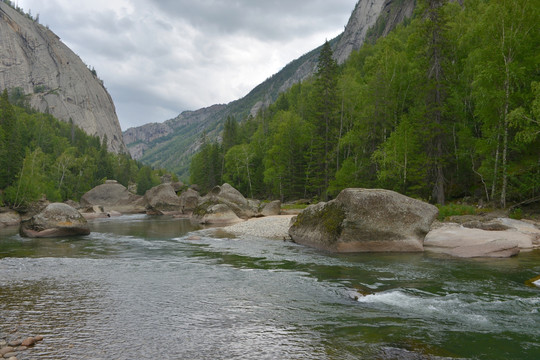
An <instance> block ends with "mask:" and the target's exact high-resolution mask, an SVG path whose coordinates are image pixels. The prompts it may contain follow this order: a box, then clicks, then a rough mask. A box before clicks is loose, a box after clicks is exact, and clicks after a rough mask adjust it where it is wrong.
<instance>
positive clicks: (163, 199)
mask: <svg viewBox="0 0 540 360" xmlns="http://www.w3.org/2000/svg"><path fill="white" fill-rule="evenodd" d="M144 200H145V202H146V204H147V205H146V209H147V212H151V213H152V212H160V213H163V214H167V213H181V212H182V204H181V202H180V198H179V197H178V195H176V192H175V191H174V188H173V186H172V185H171V183H170V182H168V183H164V184H161V185H158V186H155V187H153V188H151V189H150V190H148V191H147V192H146V193H145V194H144Z"/></svg>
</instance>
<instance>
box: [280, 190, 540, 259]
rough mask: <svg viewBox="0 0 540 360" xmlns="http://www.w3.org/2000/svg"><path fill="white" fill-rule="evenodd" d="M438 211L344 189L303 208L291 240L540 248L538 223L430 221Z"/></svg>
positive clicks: (462, 250) (371, 246) (454, 249)
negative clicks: (326, 200) (335, 195)
mask: <svg viewBox="0 0 540 360" xmlns="http://www.w3.org/2000/svg"><path fill="white" fill-rule="evenodd" d="M437 215H438V209H437V208H436V207H435V206H432V205H429V204H427V203H424V202H422V201H419V200H415V199H412V198H409V197H407V196H404V195H401V194H398V193H396V192H394V191H389V190H381V189H345V190H343V191H342V192H341V193H340V194H339V195H338V196H337V197H336V199H334V200H332V201H329V202H327V203H319V204H316V205H311V206H309V207H307V208H306V209H305V210H304V211H303V212H302V213H301V214H300V215H298V217H297V218H296V220H295V221H294V222H293V224H292V226H291V227H290V229H289V235H290V236H291V238H292V240H293V241H295V242H297V243H301V244H305V245H309V246H312V247H316V248H319V249H323V250H328V251H333V252H414V251H424V250H426V251H430V252H434V253H441V254H446V255H451V256H455V257H463V258H473V257H510V256H514V255H517V254H518V253H519V252H520V251H524V250H525V251H527V250H533V249H539V248H540V228H539V226H538V224H535V223H532V222H526V221H519V220H513V219H509V218H504V217H501V218H493V217H489V216H484V217H482V216H474V217H471V216H469V217H467V216H463V217H455V218H453V219H451V220H453V221H451V222H446V223H439V222H435V219H436V217H437Z"/></svg>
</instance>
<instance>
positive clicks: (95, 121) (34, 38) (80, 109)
mask: <svg viewBox="0 0 540 360" xmlns="http://www.w3.org/2000/svg"><path fill="white" fill-rule="evenodd" d="M4 88H7V89H12V88H21V89H22V90H23V92H24V93H25V94H27V95H28V99H29V102H30V105H31V106H32V107H33V108H35V109H37V110H38V111H42V112H46V111H48V112H49V113H51V114H52V115H53V116H55V117H56V118H58V119H60V120H63V121H70V120H72V121H73V123H74V124H75V125H77V126H79V127H80V128H81V129H83V130H84V131H85V132H86V133H88V134H90V135H98V136H100V137H101V138H103V137H104V136H105V135H107V139H108V146H109V150H111V151H114V152H116V153H118V152H127V148H126V146H125V144H124V141H123V139H122V130H121V129H120V123H119V122H118V117H117V115H116V110H115V108H114V104H113V101H112V99H111V97H110V95H109V93H108V92H107V90H106V89H105V87H104V86H103V83H102V81H101V80H99V79H98V78H97V76H96V75H95V74H94V73H92V72H91V71H90V70H89V69H88V67H87V66H86V65H85V64H84V63H83V62H82V60H81V59H80V58H79V57H78V56H77V55H76V54H74V53H73V52H72V51H71V50H70V49H69V48H68V47H67V46H66V45H64V44H63V43H62V42H61V41H60V38H59V37H58V36H56V35H55V34H54V33H53V32H52V31H50V30H49V29H47V28H46V27H44V26H42V25H40V24H38V23H37V22H35V21H33V20H31V19H29V18H28V17H26V16H24V15H22V14H20V13H19V12H17V11H16V10H14V9H12V8H11V7H10V6H8V5H7V4H5V3H3V2H0V89H4Z"/></svg>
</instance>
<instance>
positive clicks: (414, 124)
mask: <svg viewBox="0 0 540 360" xmlns="http://www.w3.org/2000/svg"><path fill="white" fill-rule="evenodd" d="M539 23H540V16H539V10H538V1H537V0H506V1H485V0H466V1H464V2H463V4H462V5H460V3H459V2H448V1H443V0H429V1H419V4H418V6H417V9H416V13H415V16H414V18H413V19H412V20H411V21H410V22H408V24H406V25H402V26H400V27H398V28H397V29H396V30H395V31H393V32H392V33H390V34H389V35H388V36H387V37H385V38H381V39H379V40H378V41H377V42H376V43H375V44H374V45H364V46H363V48H362V49H361V50H360V51H358V52H356V53H353V54H352V55H351V57H350V58H349V60H348V61H347V62H346V63H345V64H344V65H343V66H339V67H338V66H337V64H336V63H335V62H334V60H332V50H331V48H330V46H329V45H328V44H325V46H324V48H323V51H322V52H321V54H320V57H319V65H318V70H317V74H316V75H315V76H314V77H313V78H312V79H310V80H307V81H304V82H302V83H301V84H298V85H295V86H293V87H292V88H291V89H290V90H289V91H288V92H286V93H283V94H282V95H281V96H280V97H279V98H278V100H277V101H276V102H275V103H274V104H273V105H271V106H270V107H269V108H267V109H264V110H261V111H260V112H259V114H258V115H257V116H256V117H255V118H250V119H246V120H243V121H241V122H240V123H237V122H236V121H235V119H232V118H230V119H228V121H227V123H226V124H225V130H224V132H223V143H221V144H216V143H210V142H206V143H205V145H204V146H203V148H202V150H201V152H200V153H198V154H197V155H196V156H195V157H194V158H193V161H192V163H191V180H192V182H194V183H197V184H199V185H200V186H202V187H203V189H209V188H211V187H212V186H213V185H215V184H219V183H221V182H224V181H227V182H230V183H231V184H232V185H234V186H235V187H237V188H238V189H239V190H241V191H242V192H243V193H244V194H246V195H248V196H253V197H270V198H281V199H284V200H286V199H296V198H311V197H315V198H318V199H320V200H325V199H327V198H328V197H332V196H334V195H336V194H337V193H338V192H339V191H340V190H342V189H343V188H346V187H371V188H373V187H382V188H387V189H393V190H397V191H399V192H401V193H404V194H408V195H411V196H414V197H419V198H422V199H426V200H430V201H432V202H436V203H440V204H444V203H445V202H446V201H448V200H449V199H454V198H461V197H468V196H471V197H473V198H475V199H477V200H480V199H483V201H488V202H492V203H493V204H495V205H498V206H502V207H505V206H506V205H507V203H508V202H509V201H512V202H519V201H523V200H526V199H531V198H535V197H537V196H539V195H540V67H539V64H540V51H539V49H540V32H539V28H538V24H539Z"/></svg>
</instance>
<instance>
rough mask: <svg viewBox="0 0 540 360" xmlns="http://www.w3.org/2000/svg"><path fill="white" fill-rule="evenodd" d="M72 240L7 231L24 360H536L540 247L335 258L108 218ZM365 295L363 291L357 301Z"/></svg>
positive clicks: (16, 329) (4, 306)
mask: <svg viewBox="0 0 540 360" xmlns="http://www.w3.org/2000/svg"><path fill="white" fill-rule="evenodd" d="M92 230H93V232H92V234H91V235H89V236H85V237H81V238H76V239H74V238H72V239H40V240H31V239H23V238H21V237H19V236H18V235H17V234H16V233H14V232H12V233H9V232H8V233H6V232H3V233H0V339H3V338H5V339H12V338H14V337H17V336H19V337H24V336H27V335H35V334H43V335H44V336H45V340H44V341H43V342H42V343H40V344H39V345H37V346H36V347H34V348H32V349H30V350H27V351H25V352H24V353H21V354H20V357H19V358H20V359H109V358H114V359H139V358H159V359H209V358H212V359H441V358H468V359H536V358H540V356H539V355H540V347H539V345H538V344H539V340H540V315H539V314H538V310H539V308H540V293H539V290H538V289H536V288H530V287H526V286H524V284H523V282H524V281H525V280H527V279H528V278H531V277H533V276H535V275H537V274H540V261H539V260H540V253H539V252H532V253H526V254H521V255H520V256H518V257H516V258H512V259H503V260H458V259H451V258H446V257H437V256H430V255H426V254H380V255H375V254H357V255H355V254H347V255H330V254H325V253H321V252H319V251H316V250H313V249H310V248H306V247H302V246H298V245H296V244H292V243H286V242H282V241H270V240H262V239H255V238H237V239H228V238H215V237H212V236H211V233H210V232H207V231H205V230H202V231H199V232H198V235H199V236H200V240H196V241H193V240H188V239H189V236H187V235H188V233H189V232H192V231H196V229H195V228H193V227H192V226H191V225H190V224H189V222H188V221H186V220H175V219H170V218H158V217H156V218H151V217H146V216H131V217H121V218H116V219H114V218H113V219H103V220H99V221H96V222H93V223H92ZM355 298H358V300H355Z"/></svg>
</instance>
